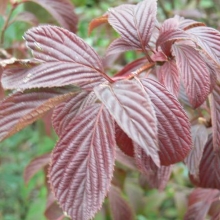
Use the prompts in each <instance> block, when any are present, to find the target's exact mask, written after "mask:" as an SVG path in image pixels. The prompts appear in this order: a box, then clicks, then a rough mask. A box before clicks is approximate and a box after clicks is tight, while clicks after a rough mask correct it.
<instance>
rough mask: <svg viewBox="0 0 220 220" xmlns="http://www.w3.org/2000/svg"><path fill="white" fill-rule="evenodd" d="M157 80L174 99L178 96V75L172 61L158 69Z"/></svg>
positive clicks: (174, 63)
mask: <svg viewBox="0 0 220 220" xmlns="http://www.w3.org/2000/svg"><path fill="white" fill-rule="evenodd" d="M157 78H158V80H159V82H160V83H161V84H163V85H164V86H165V88H166V89H167V90H168V91H169V92H170V93H172V94H173V95H175V96H176V97H177V96H178V93H179V87H180V75H179V72H178V69H177V66H176V62H174V60H169V61H167V62H165V63H164V64H163V65H162V66H160V67H159V69H158V70H157Z"/></svg>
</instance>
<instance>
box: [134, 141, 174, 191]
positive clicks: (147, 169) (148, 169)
mask: <svg viewBox="0 0 220 220" xmlns="http://www.w3.org/2000/svg"><path fill="white" fill-rule="evenodd" d="M134 149H135V160H136V164H137V167H138V169H139V170H140V171H141V172H142V173H143V174H144V175H145V177H146V178H147V181H148V183H149V185H150V186H151V187H153V188H157V189H159V190H163V189H164V188H165V186H166V184H167V182H168V180H169V178H170V174H171V166H161V167H157V166H156V165H155V163H154V162H153V160H152V159H151V158H150V157H149V156H148V155H146V153H145V152H144V151H143V149H141V148H140V146H138V145H135V148H134Z"/></svg>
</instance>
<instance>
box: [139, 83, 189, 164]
mask: <svg viewBox="0 0 220 220" xmlns="http://www.w3.org/2000/svg"><path fill="white" fill-rule="evenodd" d="M140 83H141V84H142V85H143V87H144V89H145V90H146V93H147V94H148V95H149V96H150V99H151V102H152V105H153V108H154V111H155V113H156V117H157V128H158V144H159V149H160V151H159V156H160V161H161V164H162V165H166V166H168V165H170V164H173V163H177V162H179V161H182V160H183V159H184V158H185V157H186V156H187V155H188V153H189V151H190V150H191V148H192V141H191V135H190V124H189V119H188V117H187V115H186V113H185V111H184V110H183V108H182V106H181V105H180V103H179V102H178V100H177V99H176V98H175V97H174V96H173V95H172V94H171V93H169V92H168V91H167V90H166V89H165V88H164V86H163V85H161V84H160V83H158V82H156V81H154V80H153V79H142V80H141V81H140Z"/></svg>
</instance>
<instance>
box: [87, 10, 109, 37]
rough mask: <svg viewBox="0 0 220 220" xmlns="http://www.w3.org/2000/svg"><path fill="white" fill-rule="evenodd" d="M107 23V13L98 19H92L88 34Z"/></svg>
mask: <svg viewBox="0 0 220 220" xmlns="http://www.w3.org/2000/svg"><path fill="white" fill-rule="evenodd" d="M106 23H108V13H105V14H104V15H102V16H100V17H98V18H94V19H92V21H91V22H90V23H89V31H88V32H89V34H91V32H92V31H93V30H94V29H95V28H97V27H99V26H100V25H102V24H106Z"/></svg>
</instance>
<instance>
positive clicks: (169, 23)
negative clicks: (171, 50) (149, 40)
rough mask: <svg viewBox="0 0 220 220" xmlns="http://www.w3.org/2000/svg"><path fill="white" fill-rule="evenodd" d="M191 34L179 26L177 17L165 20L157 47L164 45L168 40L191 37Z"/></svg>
mask: <svg viewBox="0 0 220 220" xmlns="http://www.w3.org/2000/svg"><path fill="white" fill-rule="evenodd" d="M189 38H190V37H189V35H188V34H187V33H185V32H184V31H183V30H181V29H180V28H179V23H178V21H177V20H176V19H175V18H169V19H167V20H165V21H164V23H163V24H162V25H161V27H160V32H159V36H158V39H157V42H156V47H157V48H158V47H159V46H162V45H163V44H165V43H166V42H167V41H174V40H183V39H189Z"/></svg>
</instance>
